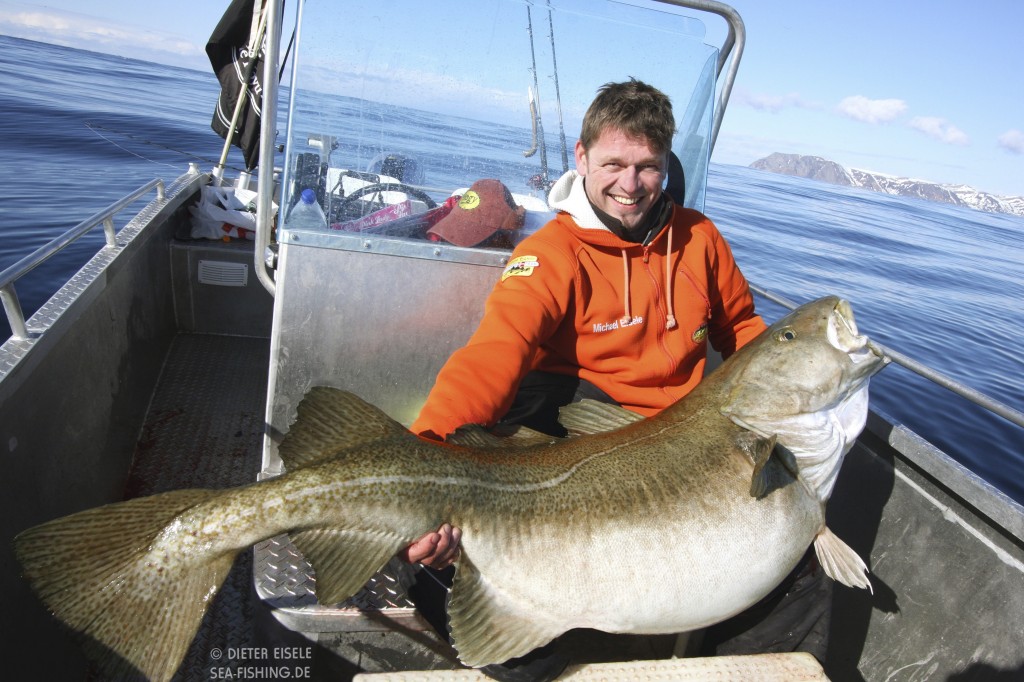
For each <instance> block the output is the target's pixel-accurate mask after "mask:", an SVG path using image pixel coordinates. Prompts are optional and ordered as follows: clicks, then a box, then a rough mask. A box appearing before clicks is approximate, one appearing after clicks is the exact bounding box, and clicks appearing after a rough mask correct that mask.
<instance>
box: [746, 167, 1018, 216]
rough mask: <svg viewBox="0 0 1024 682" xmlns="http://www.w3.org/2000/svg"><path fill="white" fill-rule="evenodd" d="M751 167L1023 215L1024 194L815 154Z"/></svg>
mask: <svg viewBox="0 0 1024 682" xmlns="http://www.w3.org/2000/svg"><path fill="white" fill-rule="evenodd" d="M750 167H751V168H756V169H758V170H765V171H770V172H772V173H782V174H783V175H795V176H797V177H801V178H808V179H810V180H820V181H822V182H828V183H831V184H833V185H843V186H845V187H860V188H864V189H870V190H873V191H875V192H883V193H885V194H893V195H896V196H901V197H914V198H917V199H924V200H926V201H938V202H942V203H946V204H953V205H954V206H963V207H965V208H973V209H976V210H978V211H988V212H989V213H1009V214H1011V215H1018V216H1024V197H1003V196H997V195H994V194H989V193H987V192H982V191H979V190H976V189H974V188H973V187H968V186H967V185H942V184H937V183H934V182H927V181H925V180H913V179H911V178H898V177H894V176H892V175H883V174H881V173H874V172H871V171H865V170H858V169H856V168H850V169H848V168H845V167H843V166H841V165H839V164H838V163H836V162H834V161H829V160H828V159H823V158H820V157H817V156H802V155H800V154H781V153H779V152H775V153H774V154H771V155H769V156H766V157H765V158H763V159H758V160H757V161H755V162H754V163H752V164H750Z"/></svg>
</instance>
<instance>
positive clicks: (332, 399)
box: [278, 386, 412, 471]
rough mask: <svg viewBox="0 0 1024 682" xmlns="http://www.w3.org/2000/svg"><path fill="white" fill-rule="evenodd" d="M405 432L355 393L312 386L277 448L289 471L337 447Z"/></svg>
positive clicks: (314, 461) (334, 452)
mask: <svg viewBox="0 0 1024 682" xmlns="http://www.w3.org/2000/svg"><path fill="white" fill-rule="evenodd" d="M403 435H407V436H409V437H412V436H411V434H410V432H409V430H408V429H406V428H405V427H404V426H402V425H401V424H399V423H398V422H396V421H395V420H394V419H392V418H391V417H389V416H388V415H386V414H385V413H384V412H383V411H382V410H380V409H378V408H376V407H374V406H373V405H371V404H370V403H368V402H366V401H365V400H363V399H361V398H359V397H358V396H356V395H354V394H352V393H349V392H348V391H342V390H340V389H337V388H331V387H329V386H314V387H313V388H311V389H309V392H308V393H306V395H305V397H303V399H302V402H300V403H299V410H298V416H297V417H296V419H295V422H294V423H293V424H292V425H291V428H290V429H289V430H288V433H287V434H285V436H284V439H283V440H282V441H281V445H280V447H279V449H278V452H279V454H280V455H281V459H282V461H284V464H285V466H286V467H287V468H288V470H289V471H293V470H295V469H299V468H302V467H306V466H310V465H311V464H317V463H320V462H323V461H325V460H328V459H331V458H332V457H335V456H336V455H337V453H338V452H339V451H340V450H343V449H345V448H350V447H353V446H356V445H364V444H367V443H374V442H377V441H380V440H384V439H387V438H394V437H397V436H403Z"/></svg>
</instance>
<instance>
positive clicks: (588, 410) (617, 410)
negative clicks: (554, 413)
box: [558, 398, 644, 436]
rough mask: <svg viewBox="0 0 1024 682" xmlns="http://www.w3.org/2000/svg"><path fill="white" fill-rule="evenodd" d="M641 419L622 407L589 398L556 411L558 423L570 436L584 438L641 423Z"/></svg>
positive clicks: (641, 416) (641, 417)
mask: <svg viewBox="0 0 1024 682" xmlns="http://www.w3.org/2000/svg"><path fill="white" fill-rule="evenodd" d="M643 418H644V417H643V415H639V414H637V413H636V412H630V411H629V410H627V409H626V408H624V407H619V406H618V405H611V404H609V403H602V402H600V401H598V400H592V399H590V398H586V399H584V400H581V401H579V402H577V403H569V404H568V405H565V406H563V407H561V408H559V410H558V421H559V422H560V423H561V424H562V426H564V427H565V429H566V430H567V431H568V432H569V435H570V436H586V435H590V434H594V433H604V432H605V431H614V430H615V429H621V428H622V427H623V426H629V425H630V424H632V423H634V422H638V421H641V420H642V419H643Z"/></svg>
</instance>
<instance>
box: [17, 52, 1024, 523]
mask: <svg viewBox="0 0 1024 682" xmlns="http://www.w3.org/2000/svg"><path fill="white" fill-rule="evenodd" d="M0 68H2V70H3V73H4V74H5V75H4V77H3V78H2V79H0V101H2V102H4V106H3V107H2V110H0V135H2V139H3V149H4V155H3V156H4V163H3V166H2V167H0V187H2V190H0V216H2V222H0V268H6V267H8V266H9V265H11V264H13V263H15V262H16V261H17V260H19V259H20V258H22V257H24V256H25V255H27V254H29V253H31V252H32V251H33V250H35V249H36V248H38V247H40V246H42V245H44V244H45V243H46V242H48V241H49V240H50V239H52V238H53V237H55V236H57V235H58V234H60V233H62V232H63V231H65V230H67V229H68V228H70V227H72V226H73V225H75V224H76V223H78V222H79V221H80V220H83V219H85V218H86V217H88V216H90V215H92V214H93V213H95V212H96V211H99V210H100V209H102V208H103V207H105V206H107V205H109V204H111V203H112V202H114V201H116V200H117V199H119V198H120V197H121V196H122V195H123V194H124V193H125V192H126V191H127V190H129V189H134V188H135V187H138V186H141V185H142V184H144V183H146V182H147V181H149V180H151V179H153V178H155V177H161V178H164V179H165V180H170V179H173V178H174V177H177V175H179V174H180V173H181V172H183V171H184V170H185V168H186V166H187V163H188V162H190V161H195V162H198V163H200V165H201V167H203V168H204V169H208V168H210V167H212V165H213V164H214V163H215V162H216V159H217V158H218V157H219V155H220V150H221V147H222V144H223V141H222V140H221V139H220V138H219V137H218V136H217V135H216V134H214V133H213V132H212V131H211V130H210V127H209V125H210V118H211V115H212V112H213V107H214V104H215V102H216V97H217V93H218V86H217V82H216V79H215V78H214V76H213V74H212V72H210V73H205V72H200V71H192V70H187V69H180V68H175V67H170V66H166V65H160V64H153V63H149V62H142V61H137V60H131V59H123V58H120V57H114V56H110V55H103V54H97V53H91V52H84V51H80V50H74V49H70V48H64V47H58V46H53V45H47V44H42V43H36V42H31V41H25V40H20V39H16V38H9V37H5V36H0ZM349 113H353V112H349ZM362 113H363V114H365V112H362ZM376 113H377V114H379V113H380V112H376ZM344 114H345V108H344V107H342V108H341V109H340V114H339V115H344ZM381 115H383V114H381ZM390 117H391V119H392V120H398V121H401V120H402V117H409V120H410V121H414V120H418V121H419V124H422V123H423V120H422V113H420V112H412V111H409V110H395V111H392V112H390ZM467 126H470V127H472V123H471V122H466V121H465V120H461V121H455V120H453V121H447V122H446V121H439V122H437V128H436V129H437V133H438V135H437V138H436V139H434V140H433V141H431V142H429V144H431V145H433V147H425V148H423V149H416V150H410V151H416V152H417V154H420V155H422V158H423V159H424V160H425V165H426V166H427V178H426V184H428V185H434V184H436V185H441V186H450V185H448V183H450V182H453V178H454V177H456V176H460V177H466V176H467V173H468V175H469V176H470V177H489V176H491V175H492V173H490V172H489V171H490V170H491V167H489V166H488V162H487V160H486V154H485V152H486V151H488V150H489V151H490V152H493V150H494V148H495V147H499V146H500V147H501V148H502V149H503V150H506V149H507V156H508V158H513V157H516V158H519V159H522V156H521V150H522V149H525V148H527V147H528V146H529V131H528V130H519V129H509V128H503V129H501V130H499V131H497V132H495V130H494V129H493V127H485V126H478V128H477V129H475V130H473V131H472V134H471V135H466V134H465V131H466V130H467ZM399 128H400V126H399ZM451 136H455V137H457V138H458V139H460V141H461V143H460V145H458V146H453V145H450V144H443V143H442V141H443V139H444V138H445V137H451ZM467 141H469V142H467ZM388 142H389V144H390V143H394V144H398V145H401V144H402V143H403V140H402V139H401V137H400V136H398V137H396V139H394V140H389V141H388ZM404 142H407V143H408V144H414V143H415V141H414V140H413V139H412V138H410V139H408V140H404ZM421 144H422V142H421ZM399 149H401V147H399ZM456 150H457V151H456ZM373 151H375V150H361V149H346V148H345V147H344V145H343V146H342V148H341V149H340V150H339V152H338V153H339V154H345V155H349V156H352V157H354V158H358V159H360V160H364V158H365V157H368V156H371V155H372V152H373ZM228 163H229V166H234V167H235V168H240V167H241V165H242V164H241V155H240V154H239V152H238V151H237V150H234V149H233V150H232V151H231V154H230V156H229V160H228ZM522 163H523V177H524V178H525V177H528V175H529V174H530V171H529V168H530V165H529V164H528V163H526V162H522ZM506 168H507V167H506ZM432 169H433V171H434V172H431V171H432ZM445 169H448V171H449V172H448V174H446V171H445ZM511 184H512V183H510V185H511ZM513 189H514V190H517V189H519V188H518V187H514V186H513ZM705 209H706V213H707V214H708V215H709V216H710V217H711V218H712V219H713V220H715V222H716V223H717V224H718V226H719V228H720V229H721V230H722V232H723V233H724V234H725V236H726V237H727V239H728V240H729V242H730V244H731V245H732V247H733V250H734V252H735V254H736V257H737V260H738V261H739V263H740V266H741V268H742V269H743V271H744V273H745V274H746V275H747V278H748V279H749V280H750V281H751V282H753V283H754V284H756V285H758V286H760V287H763V288H766V289H768V290H770V291H772V292H774V293H777V294H780V295H782V296H784V297H786V298H788V299H790V300H793V301H796V302H798V303H799V302H805V301H809V300H812V299H814V298H817V297H819V296H823V295H826V294H837V295H840V296H843V297H845V298H847V299H848V300H849V301H850V302H851V303H852V305H853V308H854V311H855V314H856V317H857V322H858V325H859V327H860V329H861V331H862V332H865V333H867V334H869V335H870V336H872V337H873V338H875V339H877V340H878V341H880V342H881V343H883V344H885V345H886V346H888V347H890V348H892V349H894V350H897V351H900V352H902V353H904V354H906V355H908V356H910V357H912V358H914V359H915V360H918V361H920V362H923V363H925V364H927V365H929V366H931V367H933V368H935V369H937V370H938V371H940V372H942V373H944V374H946V375H948V376H950V377H952V378H953V379H955V380H957V381H960V382H962V383H964V384H966V385H968V386H970V387H972V388H975V389H977V390H980V391H982V392H983V393H986V394H988V395H990V396H991V397H993V398H995V399H997V400H999V401H1001V402H1003V403H1006V404H1008V405H1010V406H1012V407H1014V408H1016V409H1017V410H1024V381H1022V377H1024V357H1022V353H1021V345H1022V342H1021V339H1022V338H1024V305H1022V302H1024V218H1018V217H1011V216H1003V215H996V214H989V213H981V212H977V211H971V210H967V209H959V208H953V207H948V206H945V205H942V204H934V203H927V202H923V201H919V200H914V199H904V198H897V197H889V196H885V195H881V194H875V193H871V192H868V191H864V190H852V189H847V188H841V187H833V186H830V185H826V184H822V183H816V182H811V181H806V180H801V179H797V178H788V177H784V176H779V175H773V174H769V173H765V172H761V171H754V170H751V169H747V168H742V167H735V166H723V165H716V164H712V167H711V172H710V175H709V185H708V192H707V204H706V207H705ZM123 215H131V213H129V212H125V213H124V214H123ZM122 221H123V219H122ZM120 225H121V223H118V224H117V227H118V228H120ZM102 243H103V234H102V230H95V231H93V232H92V233H90V235H88V236H87V237H85V238H83V239H81V240H79V242H77V243H76V244H75V245H74V246H73V247H71V248H69V249H67V250H66V251H65V252H63V253H61V254H60V255H59V256H58V257H55V258H53V259H51V260H50V261H48V262H47V263H45V264H43V265H42V266H40V267H39V268H37V269H36V270H35V271H33V273H31V274H30V275H29V276H27V277H26V278H25V279H23V280H22V281H20V282H19V284H18V287H17V290H18V294H19V297H20V299H21V302H22V306H23V307H24V309H25V312H26V315H29V314H31V312H32V311H34V310H35V309H37V308H38V307H39V306H40V305H42V303H43V302H45V300H46V299H47V298H48V297H49V296H50V295H51V294H52V293H53V292H54V291H55V290H56V288H57V287H58V286H59V285H60V283H62V282H63V281H65V280H66V279H67V278H68V277H69V276H70V275H71V274H73V273H74V272H75V270H77V269H78V268H79V267H80V266H81V265H82V264H83V263H84V262H85V261H86V260H87V259H88V258H89V257H90V256H91V255H92V253H94V252H95V251H96V249H97V248H99V247H100V246H101V245H102ZM758 306H759V308H760V310H761V312H762V314H764V315H765V317H766V318H768V319H769V320H772V319H775V318H777V317H779V316H780V315H781V314H782V313H783V312H784V311H783V309H782V308H780V307H779V306H777V305H775V304H772V303H770V302H768V301H765V300H764V299H760V298H759V299H758ZM871 400H872V405H873V407H874V408H876V409H878V410H880V411H882V412H883V413H885V414H886V415H888V416H889V417H891V418H893V419H895V420H896V421H899V422H902V423H904V424H906V425H907V426H909V427H910V428H911V429H913V430H915V431H916V432H918V433H919V434H921V435H922V436H925V437H926V438H927V439H928V440H930V441H931V442H933V443H934V444H935V445H937V446H939V447H940V448H942V449H943V450H945V451H946V452H948V453H950V454H951V455H952V456H953V457H955V458H956V459H957V460H959V461H960V462H962V463H963V464H965V465H966V466H967V467H969V468H970V469H972V470H973V471H975V472H977V473H978V474H979V475H980V476H982V477H983V478H985V479H986V480H988V481H989V482H991V483H992V484H993V485H995V486H996V487H998V488H999V489H1001V490H1003V491H1004V492H1006V493H1007V494H1008V495H1010V496H1011V497H1013V498H1014V499H1016V500H1018V501H1020V502H1022V503H1024V430H1022V429H1020V428H1017V427H1015V426H1013V425H1012V424H1009V423H1008V422H1006V421H1004V420H1002V419H1001V418H999V417H996V416H993V415H991V414H988V413H986V412H985V411H984V410H981V409H980V408H977V407H975V406H973V405H972V404H970V403H968V402H967V401H965V400H962V399H960V398H958V397H956V396H954V395H953V394H951V393H949V392H948V391H947V390H945V389H943V388H940V387H937V386H935V385H933V384H931V383H930V382H928V381H926V380H924V379H921V378H919V377H918V376H917V375H915V374H912V373H911V372H909V371H907V370H905V369H904V368H902V367H897V366H891V367H889V368H887V369H886V370H885V371H883V372H882V373H881V374H880V375H878V376H877V377H876V378H875V379H874V380H873V384H872V397H871Z"/></svg>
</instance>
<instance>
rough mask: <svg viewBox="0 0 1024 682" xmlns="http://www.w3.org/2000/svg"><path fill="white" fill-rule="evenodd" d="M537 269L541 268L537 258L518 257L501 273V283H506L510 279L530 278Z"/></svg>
mask: <svg viewBox="0 0 1024 682" xmlns="http://www.w3.org/2000/svg"><path fill="white" fill-rule="evenodd" d="M537 267H540V261H538V260H537V257H536V256H516V257H515V258H513V259H512V260H510V261H509V262H508V265H506V266H505V271H504V272H503V273H501V281H502V282H504V281H505V280H506V279H508V278H509V277H529V276H530V275H532V274H533V269H534V268H537Z"/></svg>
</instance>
